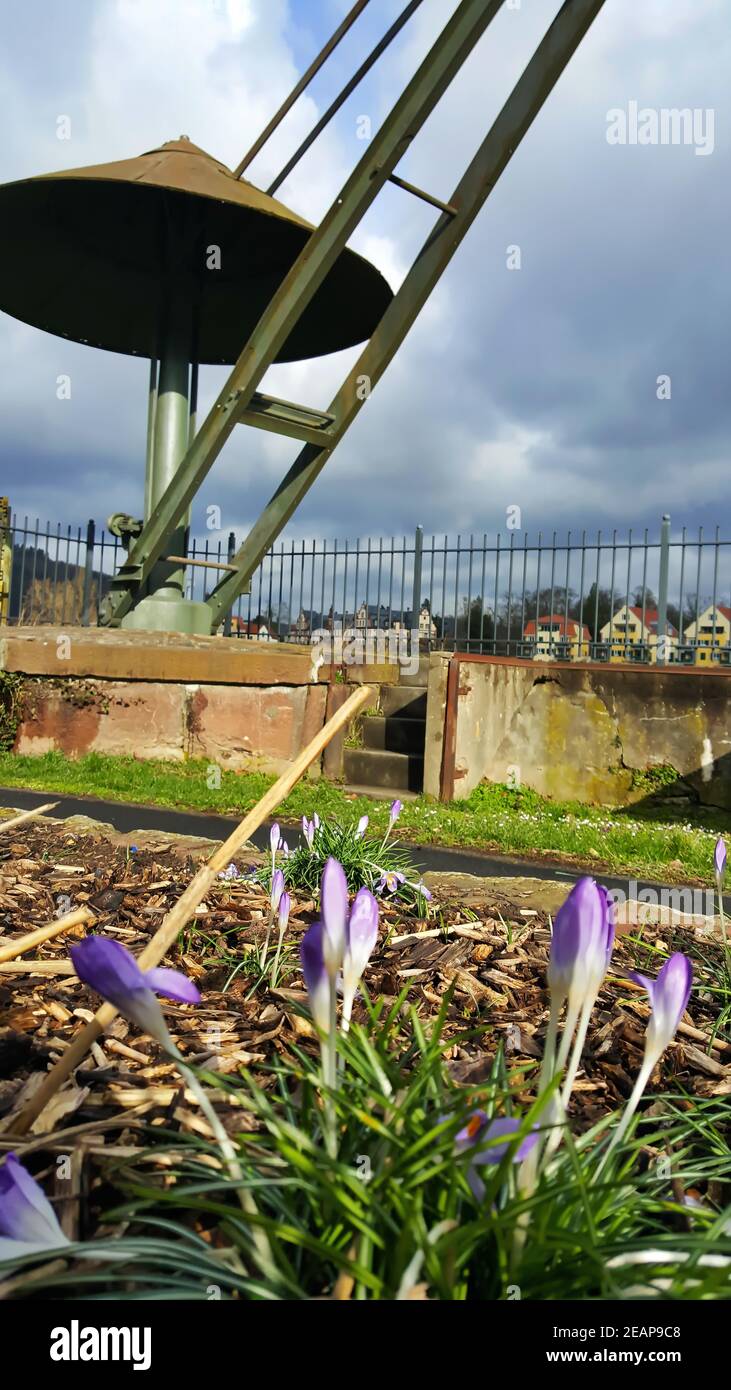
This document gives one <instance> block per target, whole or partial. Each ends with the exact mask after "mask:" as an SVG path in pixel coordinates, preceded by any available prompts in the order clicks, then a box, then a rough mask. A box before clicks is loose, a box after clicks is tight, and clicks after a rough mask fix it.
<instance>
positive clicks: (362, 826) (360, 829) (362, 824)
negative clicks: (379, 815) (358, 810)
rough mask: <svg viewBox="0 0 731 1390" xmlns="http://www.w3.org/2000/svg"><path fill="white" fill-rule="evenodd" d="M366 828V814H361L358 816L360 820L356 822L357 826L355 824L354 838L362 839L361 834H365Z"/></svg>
mask: <svg viewBox="0 0 731 1390" xmlns="http://www.w3.org/2000/svg"><path fill="white" fill-rule="evenodd" d="M367 829H368V817H367V816H361V818H360V820H359V821H358V824H357V826H356V829H355V838H356V840H362V838H363V836H364V835H365V833H366V830H367Z"/></svg>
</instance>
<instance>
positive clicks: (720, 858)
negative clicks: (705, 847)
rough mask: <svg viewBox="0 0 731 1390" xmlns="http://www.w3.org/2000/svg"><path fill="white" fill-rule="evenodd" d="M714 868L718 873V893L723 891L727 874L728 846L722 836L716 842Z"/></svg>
mask: <svg viewBox="0 0 731 1390" xmlns="http://www.w3.org/2000/svg"><path fill="white" fill-rule="evenodd" d="M713 867H714V870H715V873H716V883H717V884H718V891H719V893H720V891H721V884H722V883H723V876H724V874H725V872H726V845H725V842H724V839H723V836H722V835H719V837H718V839H717V840H716V848H715V849H714V851H713Z"/></svg>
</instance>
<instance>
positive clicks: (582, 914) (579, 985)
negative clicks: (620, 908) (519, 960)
mask: <svg viewBox="0 0 731 1390" xmlns="http://www.w3.org/2000/svg"><path fill="white" fill-rule="evenodd" d="M612 919H613V913H612V907H611V904H610V902H609V897H608V894H607V891H606V889H605V888H599V887H598V886H597V884H596V883H595V882H594V880H593V878H580V879H579V881H578V883H575V884H574V886H573V888H572V889H571V892H570V893H569V895H568V897H567V899H566V901H565V903H564V904H563V905H562V906H561V907H560V908H559V910H558V912H557V913H556V918H555V921H554V924H553V936H552V938H551V955H550V960H549V963H548V984H549V988H550V990H551V994H552V996H553V997H554V1000H555V1001H556V1003H557V1004H558V1005H559V1006H560V1005H561V1004H562V1003H563V1002H564V1000H566V999H568V1001H569V1009H570V1010H572V1009H579V1008H580V1007H582V1006H583V1004H584V1003H585V1001H586V1000H587V999H588V998H589V997H590V996H591V997H592V998H596V995H597V994H598V992H599V987H600V985H601V983H602V980H603V979H604V976H605V974H606V972H607V966H608V964H609V960H610V957H611V954H612V946H613V944H614V922H613V920H612Z"/></svg>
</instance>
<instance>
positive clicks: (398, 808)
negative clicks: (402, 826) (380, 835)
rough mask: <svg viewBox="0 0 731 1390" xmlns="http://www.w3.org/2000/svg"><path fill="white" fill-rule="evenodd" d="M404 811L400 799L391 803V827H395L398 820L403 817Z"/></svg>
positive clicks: (389, 817)
mask: <svg viewBox="0 0 731 1390" xmlns="http://www.w3.org/2000/svg"><path fill="white" fill-rule="evenodd" d="M402 810H403V806H402V804H401V802H400V801H399V799H398V797H397V798H396V800H395V801H392V802H391V810H390V811H389V816H388V819H389V824H390V825H393V824H394V823H395V822H396V821H397V820H398V818H399V816H400V815H401V812H402Z"/></svg>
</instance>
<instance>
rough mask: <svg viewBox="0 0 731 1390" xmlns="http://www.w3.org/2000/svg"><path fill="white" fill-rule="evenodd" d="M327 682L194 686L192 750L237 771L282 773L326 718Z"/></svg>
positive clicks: (189, 723) (191, 693) (190, 706)
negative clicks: (263, 769) (264, 767)
mask: <svg viewBox="0 0 731 1390" xmlns="http://www.w3.org/2000/svg"><path fill="white" fill-rule="evenodd" d="M326 700H327V689H326V687H325V686H283V685H280V686H274V687H273V688H272V687H267V688H264V687H260V686H250V685H247V686H238V687H236V686H230V685H229V686H226V685H200V686H197V687H195V688H189V690H188V708H187V743H186V751H187V752H188V753H189V755H190V756H191V757H193V758H210V759H211V761H212V762H215V763H218V764H219V765H220V766H221V767H228V768H232V769H235V770H240V769H245V768H249V767H252V766H260V765H261V764H262V761H264V762H265V763H266V765H267V768H268V769H269V770H271V771H276V772H282V771H284V769H285V768H286V767H287V765H288V764H289V763H290V762H293V761H294V759H295V758H296V756H297V754H298V753H299V752H301V750H302V749H303V748H304V746H305V744H307V743H309V742H310V740H311V739H313V738H314V736H315V734H316V733H317V731H318V729H321V728H322V726H323V724H324V722H325V705H326Z"/></svg>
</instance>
